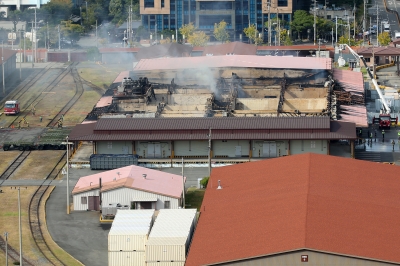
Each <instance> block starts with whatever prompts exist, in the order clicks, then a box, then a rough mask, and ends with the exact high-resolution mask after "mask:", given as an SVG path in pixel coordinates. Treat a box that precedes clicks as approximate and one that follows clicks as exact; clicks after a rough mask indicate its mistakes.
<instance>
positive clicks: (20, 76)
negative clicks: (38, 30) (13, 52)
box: [19, 30, 22, 80]
mask: <svg viewBox="0 0 400 266" xmlns="http://www.w3.org/2000/svg"><path fill="white" fill-rule="evenodd" d="M21 35H22V31H21V30H20V31H19V39H20V40H21ZM21 62H22V54H21V49H19V80H21V79H22V74H21Z"/></svg>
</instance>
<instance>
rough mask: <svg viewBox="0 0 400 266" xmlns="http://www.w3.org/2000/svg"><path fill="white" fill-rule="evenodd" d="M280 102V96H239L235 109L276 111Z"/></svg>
mask: <svg viewBox="0 0 400 266" xmlns="http://www.w3.org/2000/svg"><path fill="white" fill-rule="evenodd" d="M278 103H279V99H278V98H272V99H267V98H261V99H252V98H238V99H236V107H235V109H239V110H271V111H276V110H277V109H278Z"/></svg>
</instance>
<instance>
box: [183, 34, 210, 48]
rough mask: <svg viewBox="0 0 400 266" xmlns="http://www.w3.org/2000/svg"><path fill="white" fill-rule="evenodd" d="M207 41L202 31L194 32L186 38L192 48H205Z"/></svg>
mask: <svg viewBox="0 0 400 266" xmlns="http://www.w3.org/2000/svg"><path fill="white" fill-rule="evenodd" d="M209 40H210V37H209V36H207V34H206V33H205V32H204V31H195V32H193V33H192V34H191V35H189V38H188V42H189V43H190V44H191V45H192V46H206V45H207V43H208V41H209Z"/></svg>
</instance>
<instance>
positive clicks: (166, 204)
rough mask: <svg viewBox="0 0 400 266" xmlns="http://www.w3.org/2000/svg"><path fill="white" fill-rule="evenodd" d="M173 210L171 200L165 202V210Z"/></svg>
mask: <svg viewBox="0 0 400 266" xmlns="http://www.w3.org/2000/svg"><path fill="white" fill-rule="evenodd" d="M170 208H171V204H170V201H169V200H166V201H164V209H170Z"/></svg>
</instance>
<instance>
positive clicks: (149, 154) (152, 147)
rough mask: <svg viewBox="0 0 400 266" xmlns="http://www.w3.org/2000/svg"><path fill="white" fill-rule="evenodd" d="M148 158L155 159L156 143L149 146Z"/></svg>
mask: <svg viewBox="0 0 400 266" xmlns="http://www.w3.org/2000/svg"><path fill="white" fill-rule="evenodd" d="M147 158H154V143H148V144H147Z"/></svg>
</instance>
